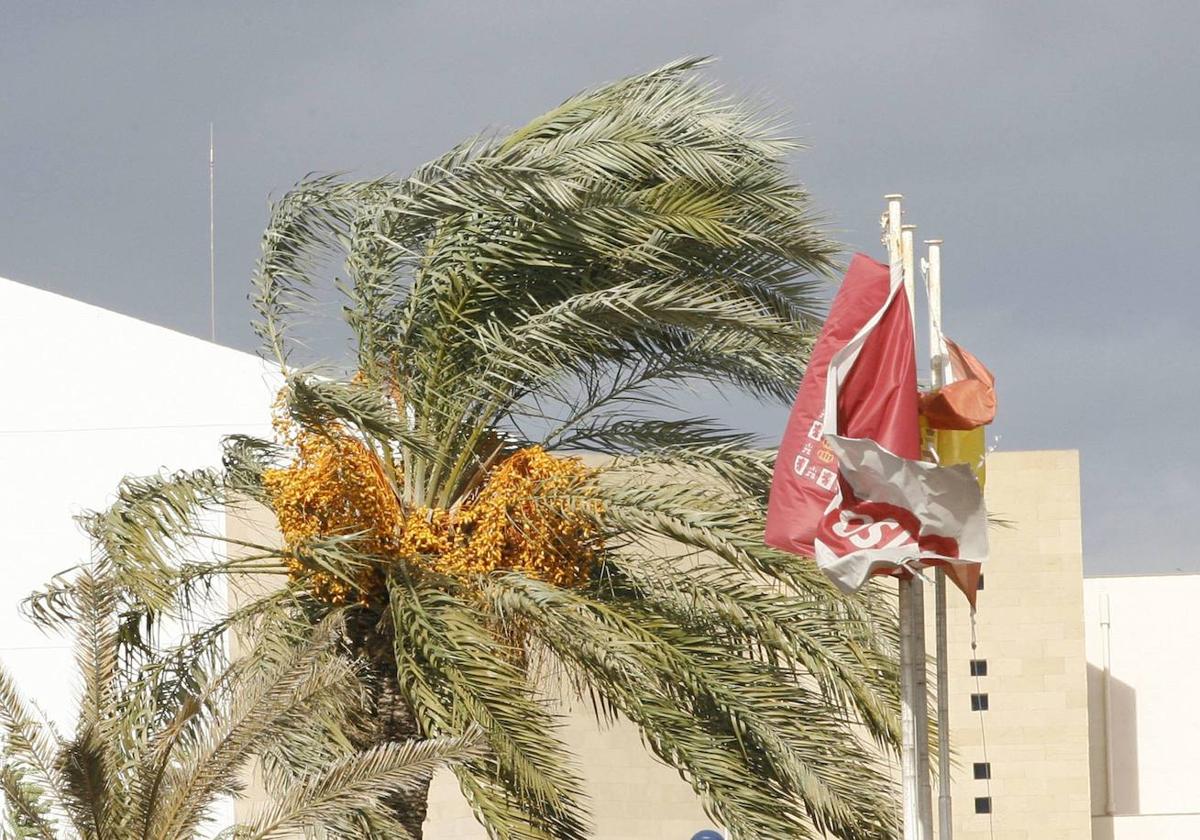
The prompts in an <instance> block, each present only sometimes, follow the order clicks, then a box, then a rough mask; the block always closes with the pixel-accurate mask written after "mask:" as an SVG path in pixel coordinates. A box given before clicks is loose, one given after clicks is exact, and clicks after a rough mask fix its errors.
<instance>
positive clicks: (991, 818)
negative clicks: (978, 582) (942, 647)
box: [971, 607, 996, 840]
mask: <svg viewBox="0 0 1200 840" xmlns="http://www.w3.org/2000/svg"><path fill="white" fill-rule="evenodd" d="M977 629H978V628H977V626H976V624H975V608H974V607H972V608H971V659H973V660H974V659H978V658H979V657H978V656H977V655H976V653H977V651H978V649H979V637H978V633H977ZM972 670H974V671H975V693H976V694H982V693H983V684H982V683H981V682H980V681H979V669H978V668H973V669H972ZM978 712H979V740H980V743H981V746H982V747H983V763H984V764H985V765H987V777H986V778H985V779H984V781H983V783H984V790H986V791H987V797H988V837H990V838H992V840H996V822H995V819H996V817H995V811H996V809H995V808H994V807H993V804H994V803H993V802H992V764H991V762H990V761H989V760H988V748H987V723H986V720H985V718H984V716H983V707H982V706H980V708H979V709H978Z"/></svg>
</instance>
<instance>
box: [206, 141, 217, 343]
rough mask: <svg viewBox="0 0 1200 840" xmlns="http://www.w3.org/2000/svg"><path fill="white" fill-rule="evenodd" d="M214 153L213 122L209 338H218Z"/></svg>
mask: <svg viewBox="0 0 1200 840" xmlns="http://www.w3.org/2000/svg"><path fill="white" fill-rule="evenodd" d="M215 160H216V157H215V155H214V154H213V124H212V123H211V122H210V123H209V124H208V318H209V338H210V339H211V340H212V341H216V340H217V248H216V237H215V236H214V233H215V225H214V223H213V192H214V186H215V183H216V180H215V177H214V176H215V174H216V169H215V167H214V163H215Z"/></svg>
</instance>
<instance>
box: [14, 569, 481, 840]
mask: <svg viewBox="0 0 1200 840" xmlns="http://www.w3.org/2000/svg"><path fill="white" fill-rule="evenodd" d="M75 593H76V595H77V598H76V603H75V604H74V607H75V609H74V611H73V613H74V616H75V618H74V624H75V629H76V660H77V663H78V667H79V671H80V678H81V680H80V681H81V683H82V686H83V690H82V692H81V696H80V702H79V713H78V721H77V723H76V727H75V732H74V734H73V735H71V736H70V737H63V736H61V735H59V734H58V732H57V731H56V729H55V728H54V727H53V726H52V725H50V724H49V723H47V722H46V721H44V720H42V719H41V718H40V715H38V714H36V713H35V712H34V711H32V710H31V708H30V707H29V706H28V705H27V703H26V702H25V701H24V700H23V699H22V698H21V697H20V695H19V692H18V690H17V688H16V686H15V684H14V682H13V679H12V678H11V677H10V676H9V674H8V673H7V672H6V671H5V670H4V669H3V668H2V667H0V738H2V741H0V744H2V746H3V751H2V756H3V757H2V759H0V791H2V792H3V795H4V800H5V802H6V804H7V810H8V814H7V817H8V820H7V821H8V828H7V830H5V831H4V833H3V836H4V837H6V838H8V837H12V838H37V840H69V839H70V838H78V840H103V839H104V838H107V840H135V838H136V840H184V838H188V839H189V840H190V838H194V837H197V836H201V834H200V832H201V830H202V829H203V830H208V829H211V825H210V824H208V823H211V818H212V809H213V806H214V804H215V803H216V800H217V799H218V798H220V797H222V796H225V795H230V794H236V793H237V792H238V788H239V785H238V780H239V778H240V777H241V776H242V775H244V771H245V770H246V769H247V767H248V766H249V765H250V763H251V761H252V760H253V759H254V758H256V757H257V758H259V759H261V766H262V769H263V776H264V779H265V781H266V783H267V785H268V788H269V789H270V790H272V791H273V792H274V793H275V794H276V800H275V802H274V804H273V805H272V806H271V807H268V808H264V809H262V810H261V811H260V812H259V813H257V814H255V815H254V816H253V817H252V818H250V819H249V820H246V821H243V822H241V823H239V824H237V825H234V826H230V827H229V828H227V829H226V830H225V831H223V832H222V833H221V835H220V836H221V837H228V838H239V840H250V838H256V840H268V838H272V839H273V838H284V837H294V836H296V833H295V832H298V831H310V832H311V831H316V830H320V831H322V832H323V836H325V837H330V838H336V837H345V838H362V837H370V836H382V837H399V838H404V837H407V836H409V835H407V834H406V833H405V832H404V829H403V827H402V826H400V825H397V824H396V821H395V819H394V818H393V817H392V816H391V814H390V810H391V809H390V806H389V805H388V804H387V803H386V802H385V796H386V794H389V793H395V792H397V791H400V790H403V789H405V788H407V787H409V786H412V785H418V786H420V785H423V784H426V783H427V781H426V780H427V779H428V778H429V776H430V774H431V773H432V772H433V770H434V769H436V768H437V767H438V766H440V765H441V764H443V763H445V762H446V761H449V760H463V759H467V758H470V757H471V756H472V755H473V754H476V753H477V752H478V747H479V745H478V743H475V741H476V739H475V738H474V736H468V737H466V738H451V739H437V740H424V741H409V742H406V743H389V742H380V743H378V744H376V745H375V746H373V747H371V748H369V749H366V750H362V751H354V750H352V749H350V748H349V747H341V746H339V743H345V742H346V736H347V734H354V733H360V732H365V730H366V728H369V727H368V721H369V718H368V717H367V716H366V715H365V712H366V711H368V708H367V707H366V706H365V705H363V703H362V702H360V701H363V700H365V697H366V693H365V692H364V691H363V689H362V685H361V683H360V681H359V679H358V672H357V669H356V668H355V667H354V665H353V663H352V662H351V661H350V660H348V659H346V658H345V657H344V656H342V655H341V654H340V653H339V650H338V648H339V644H338V640H339V638H340V637H341V635H342V632H343V628H342V622H341V619H340V616H339V615H338V614H336V613H330V614H329V615H327V616H326V617H325V618H324V619H322V620H321V621H320V623H318V624H317V625H315V626H313V627H307V628H302V629H299V635H297V633H296V632H294V631H296V630H297V628H295V627H294V626H293V627H284V626H281V625H280V626H274V627H271V628H269V629H270V630H271V631H272V632H270V633H266V632H261V633H258V634H257V635H256V638H257V640H258V641H257V642H256V643H254V644H253V645H251V646H249V648H248V649H247V650H246V651H244V653H243V655H242V656H240V657H239V658H238V660H237V661H236V662H234V663H232V664H229V663H227V662H223V661H222V659H223V657H222V656H221V655H220V648H221V645H220V639H221V637H220V635H218V634H213V633H211V632H210V633H204V634H200V635H197V636H194V637H190V638H185V639H184V641H183V642H182V643H180V644H178V645H176V646H174V647H172V648H169V649H166V650H157V651H148V650H146V649H145V648H142V649H141V650H140V653H139V655H137V657H136V667H134V668H129V667H127V666H128V665H129V664H130V663H128V662H127V663H122V662H121V661H120V659H121V658H122V645H121V643H120V629H121V628H120V627H119V626H118V623H117V620H116V616H117V612H118V604H117V600H116V590H115V589H114V587H113V586H112V584H111V581H109V580H107V579H106V578H105V577H104V576H103V575H98V574H94V573H93V571H92V570H91V569H85V570H84V571H83V572H82V573H81V574H80V575H79V576H78V577H77V578H76V579H75ZM264 629H265V628H264ZM289 631H293V632H289ZM126 652H127V653H128V652H129V651H128V649H126ZM131 673H133V674H135V676H130V674H131ZM339 736H340V737H339ZM209 836H211V834H209Z"/></svg>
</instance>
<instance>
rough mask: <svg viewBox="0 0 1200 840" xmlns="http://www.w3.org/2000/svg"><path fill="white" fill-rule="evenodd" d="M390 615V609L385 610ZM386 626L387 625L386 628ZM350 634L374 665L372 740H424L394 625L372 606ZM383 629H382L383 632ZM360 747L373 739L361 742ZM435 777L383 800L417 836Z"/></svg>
mask: <svg viewBox="0 0 1200 840" xmlns="http://www.w3.org/2000/svg"><path fill="white" fill-rule="evenodd" d="M385 615H386V611H385ZM385 628H386V629H385ZM346 629H347V635H348V636H349V639H350V646H351V648H352V649H353V652H354V653H355V654H356V655H358V656H361V657H363V658H364V659H365V660H366V661H367V662H368V663H370V666H371V679H370V682H369V688H370V691H371V695H372V696H371V699H372V701H373V706H374V708H375V717H376V723H377V724H378V725H377V727H373V728H372V733H371V735H372V737H371V739H370V740H371V741H373V742H374V743H386V742H396V741H412V740H423V739H424V738H425V737H426V736H425V734H424V733H423V732H422V731H421V727H420V725H419V724H418V723H417V720H416V718H415V717H414V716H413V713H412V709H410V708H409V706H408V704H407V703H406V702H405V701H404V698H403V696H402V695H401V693H400V687H399V685H398V683H397V680H396V659H395V654H394V653H393V652H392V645H393V641H392V638H391V636H390V633H389V632H387V631H388V630H390V626H388V625H387V622H386V621H384V622H382V626H381V622H379V615H378V614H377V613H374V611H372V610H363V611H361V612H360V611H355V612H352V613H351V614H350V616H349V617H348V620H347V622H346ZM381 631H382V632H381ZM357 746H358V747H359V748H366V747H370V746H372V744H371V743H363V744H358V745H357ZM431 781H432V778H426V779H422V780H421V781H419V782H417V783H416V784H414V785H412V786H411V787H409V788H407V789H406V790H403V791H397V792H396V793H393V794H389V795H388V796H386V797H385V798H384V799H383V800H382V801H383V803H384V804H385V805H386V806H387V807H388V808H389V809H390V810H391V812H392V817H393V818H395V819H396V820H397V821H398V822H400V824H401V825H403V826H404V828H405V830H407V831H408V833H409V834H410V835H411V836H412V837H413V840H421V838H423V837H424V824H425V815H426V813H427V812H428V810H429V785H430V782H431Z"/></svg>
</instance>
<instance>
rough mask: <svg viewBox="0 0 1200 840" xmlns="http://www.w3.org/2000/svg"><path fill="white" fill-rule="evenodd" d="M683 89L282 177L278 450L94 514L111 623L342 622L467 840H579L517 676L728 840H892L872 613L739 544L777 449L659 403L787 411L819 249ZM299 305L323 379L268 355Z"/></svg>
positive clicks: (727, 112) (735, 105) (243, 448)
mask: <svg viewBox="0 0 1200 840" xmlns="http://www.w3.org/2000/svg"><path fill="white" fill-rule="evenodd" d="M696 64H697V62H695V61H682V62H678V63H675V64H672V65H669V66H667V67H664V68H662V69H660V70H657V71H655V72H652V73H649V74H646V75H642V76H637V77H633V78H629V79H626V80H623V81H620V82H617V83H615V84H611V85H608V86H605V87H601V88H599V89H597V90H593V91H590V92H586V93H583V94H581V95H579V96H576V97H574V98H572V99H570V100H568V101H567V102H565V103H564V104H563V105H561V106H559V107H558V108H556V109H554V110H552V111H550V112H549V113H547V114H545V115H543V116H542V117H539V118H538V119H536V120H534V121H533V122H532V123H530V124H529V125H527V126H525V127H524V128H521V129H519V130H517V131H515V132H513V133H511V134H509V135H507V136H502V137H498V138H492V139H480V140H475V141H472V142H470V143H467V144H464V145H462V146H460V147H458V148H456V149H454V150H453V151H451V152H450V153H448V154H446V155H444V156H443V157H441V158H439V159H437V160H436V161H433V162H432V163H430V164H428V165H426V166H424V167H422V168H421V169H419V170H417V171H416V172H414V173H413V174H412V175H410V176H409V177H407V178H403V179H381V180H375V181H369V182H353V181H345V180H341V179H339V178H335V177H320V178H313V179H310V180H306V181H304V182H302V183H300V184H299V185H298V186H296V187H295V188H294V189H293V190H291V191H290V192H289V193H288V194H287V195H285V196H284V197H283V198H282V199H281V200H280V201H278V202H277V203H276V204H275V205H274V206H273V208H272V213H271V220H270V224H269V226H268V228H267V231H266V234H265V235H264V238H263V245H262V247H263V252H262V257H261V260H260V262H259V265H258V269H257V272H256V276H255V281H254V292H253V301H254V305H255V307H256V310H257V312H258V314H259V321H258V324H257V329H258V332H259V334H260V335H261V337H262V339H263V344H264V348H265V352H266V354H267V355H269V356H270V357H271V358H273V359H274V360H276V361H277V362H278V363H279V364H280V366H281V368H282V370H283V373H284V377H285V386H284V388H283V390H282V392H281V394H280V400H279V403H278V410H279V415H278V416H279V424H278V425H279V436H278V439H276V440H273V441H264V440H254V439H249V438H244V437H233V438H229V439H228V440H227V444H226V455H225V466H224V469H223V470H221V471H213V472H196V473H186V474H176V475H163V476H158V477H153V478H148V479H140V480H130V481H127V482H126V483H125V484H124V485H123V486H122V488H121V489H120V492H119V496H118V500H117V502H116V503H115V505H114V506H113V507H112V508H111V509H110V510H108V511H107V512H105V513H103V514H100V515H98V516H97V517H95V518H94V519H93V520H92V522H91V528H92V531H93V535H94V536H95V537H96V538H97V539H99V540H100V541H101V542H102V543H103V544H105V545H107V546H108V547H109V553H110V555H111V556H112V557H113V558H114V560H113V562H114V565H115V566H116V568H117V569H118V575H119V579H120V581H121V583H122V586H123V592H124V597H125V604H124V607H123V608H124V609H126V610H129V611H131V612H133V613H137V612H138V611H143V612H145V611H149V612H151V613H154V612H162V611H170V610H172V609H178V606H179V604H180V603H182V602H186V600H187V598H188V597H190V593H192V592H193V591H195V589H196V588H197V587H202V586H204V585H205V584H206V583H207V582H208V581H210V580H211V579H212V578H213V577H214V576H216V575H236V574H239V573H242V572H247V571H254V572H257V573H262V572H264V571H274V572H276V573H278V574H279V575H280V576H281V578H282V579H283V580H285V581H286V585H285V590H284V591H285V592H286V593H288V595H289V597H293V598H294V599H295V600H294V601H293V602H292V604H293V608H295V609H302V610H304V611H305V612H306V613H307V614H308V615H310V616H312V617H314V620H315V619H316V618H317V617H319V616H320V615H321V614H323V613H324V612H325V611H328V610H331V609H341V608H343V607H345V608H347V609H348V626H349V628H350V637H351V645H350V647H351V649H352V650H353V651H354V652H355V653H356V654H358V655H360V656H363V657H364V658H366V659H367V660H368V661H370V662H371V663H372V669H373V670H372V674H373V675H374V676H373V680H374V682H373V685H374V686H375V687H376V702H377V703H379V704H380V705H381V707H386V708H388V709H389V710H390V711H389V714H388V720H389V721H390V726H391V731H390V733H389V737H391V738H408V737H422V738H426V737H442V736H455V735H458V734H461V733H462V732H464V731H465V730H466V729H467V727H469V726H478V727H479V728H480V729H482V730H483V732H484V733H485V737H486V739H487V743H488V753H487V755H485V756H483V757H481V758H478V759H476V760H473V761H469V762H465V763H463V764H461V765H459V766H458V767H457V768H456V771H455V772H456V773H457V776H458V779H459V782H460V784H461V787H462V790H463V792H464V794H465V795H466V797H467V799H468V800H469V802H470V803H471V805H472V807H473V808H474V809H475V812H476V814H477V816H478V818H479V819H480V821H481V822H482V823H483V824H484V825H485V826H486V827H487V828H488V830H489V832H490V833H491V835H492V836H493V837H497V838H555V840H559V839H562V840H566V839H568V838H581V837H585V836H587V835H588V818H587V815H586V812H585V808H584V805H583V803H582V799H583V795H584V791H583V790H582V785H581V782H580V780H579V778H578V777H577V775H576V774H575V773H574V772H573V771H572V767H571V760H570V755H569V748H568V745H567V744H565V743H563V741H562V740H561V739H560V737H559V736H558V735H557V734H556V733H557V729H558V719H557V718H556V716H555V714H554V712H553V711H552V710H551V709H550V708H549V707H548V706H547V705H546V704H545V703H544V702H543V700H542V693H541V692H539V691H538V680H539V677H540V675H542V674H544V673H545V672H546V670H547V669H548V668H553V669H556V670H557V671H559V672H561V673H562V674H564V675H565V676H566V678H567V680H568V681H569V683H570V684H571V685H572V686H573V687H574V688H575V689H577V690H578V692H579V693H580V694H581V695H582V696H585V697H588V698H590V699H591V701H592V702H593V703H594V706H595V708H596V710H597V714H598V715H599V716H601V717H607V716H620V717H623V718H626V719H628V720H629V721H632V723H634V724H635V725H636V726H637V727H638V728H639V729H640V730H641V733H642V736H643V739H644V741H645V743H646V744H647V745H648V746H649V748H650V749H651V750H653V752H654V753H655V754H656V755H657V756H658V757H659V758H661V759H662V760H663V761H665V762H667V763H668V764H670V765H672V766H674V767H676V768H678V770H679V772H680V773H681V774H682V776H683V777H684V778H685V779H687V780H688V781H689V782H690V784H691V785H692V787H693V788H694V789H695V791H696V792H697V794H698V795H699V796H700V798H701V800H702V802H703V803H704V805H705V807H706V808H707V809H708V810H709V811H710V813H711V814H712V815H713V816H714V818H715V819H716V820H718V821H720V822H721V823H722V824H724V825H725V826H726V827H727V828H728V829H729V831H730V832H731V833H732V834H733V836H735V837H745V838H763V837H773V838H775V837H779V838H782V837H789V838H792V837H799V838H806V837H816V836H818V835H819V834H820V833H821V832H828V833H829V834H832V835H834V836H838V837H845V838H882V837H891V836H893V834H894V828H895V816H894V810H893V807H892V804H891V803H892V797H891V793H892V782H891V780H890V776H889V774H888V772H887V766H886V758H885V753H886V752H887V751H888V750H889V749H890V748H891V746H892V745H894V744H895V742H896V739H897V737H898V736H897V724H896V708H897V705H898V701H897V698H896V690H895V685H896V682H897V680H896V668H895V662H894V651H895V632H894V616H893V615H892V613H891V612H890V609H889V608H888V607H887V606H886V604H885V603H884V602H883V601H881V600H879V599H877V598H873V597H864V598H845V597H842V596H840V595H838V594H837V593H836V592H835V591H834V590H833V589H832V588H831V587H830V586H829V585H828V584H827V583H826V581H825V580H824V579H823V578H822V577H821V576H820V575H819V574H818V573H817V572H816V571H815V570H814V568H813V566H812V564H810V563H808V562H805V561H803V560H800V559H797V558H794V557H790V556H787V555H784V554H781V553H778V552H776V551H773V550H771V549H768V548H767V547H765V546H764V545H763V543H762V517H763V511H764V502H765V497H766V493H767V488H768V482H769V478H770V471H771V465H772V460H773V455H772V453H770V452H764V451H761V450H758V449H755V448H754V444H753V441H752V440H751V439H750V438H749V437H747V436H746V435H743V434H740V433H737V432H734V431H731V430H728V429H724V428H722V427H721V426H720V425H719V424H717V423H716V422H714V421H711V420H705V419H702V418H691V417H686V416H682V415H680V414H679V413H678V412H674V413H672V411H671V408H672V404H673V403H674V402H675V401H676V400H677V398H678V394H679V392H680V389H681V388H687V387H692V386H697V385H700V386H717V387H721V388H725V389H739V390H741V391H743V392H746V393H748V394H750V395H751V396H753V397H756V398H760V399H767V400H776V401H786V400H788V399H790V397H791V396H792V395H793V394H794V389H795V386H796V384H797V382H798V381H799V378H800V376H801V374H802V372H803V369H804V360H805V358H806V356H807V349H808V347H809V346H810V344H811V340H812V337H813V335H814V333H815V330H816V328H817V325H818V323H819V316H820V305H819V298H820V294H819V292H820V283H821V282H823V281H822V280H821V279H819V277H820V275H822V274H824V273H826V272H827V271H828V270H829V269H830V267H831V263H832V259H833V255H834V253H835V247H834V245H833V244H831V242H830V241H829V240H828V239H827V238H826V237H825V235H824V234H823V233H822V232H821V230H820V229H819V227H818V224H817V222H818V220H817V219H816V218H815V216H814V215H813V213H812V212H811V210H810V208H809V198H808V195H807V194H806V192H805V191H804V190H803V189H802V188H801V187H799V186H797V185H796V184H794V183H793V182H792V181H791V180H790V178H789V175H788V172H787V165H786V159H787V154H788V153H789V151H790V150H791V149H792V148H793V147H792V144H790V143H789V142H787V141H785V140H782V139H780V138H779V137H777V136H776V133H775V132H774V131H773V129H772V128H771V124H770V123H769V122H768V121H766V120H764V119H763V118H762V117H761V116H759V115H758V114H756V113H755V112H753V111H751V110H749V109H747V108H746V107H745V106H744V105H742V104H741V103H739V102H737V101H735V100H732V99H730V98H728V97H726V96H725V95H723V94H721V93H720V91H719V90H718V89H716V88H715V87H713V86H712V85H709V84H705V83H703V82H702V81H701V80H699V79H698V78H697V76H696V74H695V67H696ZM331 257H334V258H336V259H339V260H341V266H342V269H341V271H340V272H339V274H340V276H339V277H338V278H336V279H333V281H332V284H330V283H329V282H328V281H329V278H328V277H327V276H326V274H327V271H326V269H325V266H327V265H329V260H330V258H331ZM328 288H334V289H336V290H337V291H338V292H339V293H340V295H341V296H342V297H341V309H342V313H343V315H344V321H345V324H346V325H348V327H349V329H350V331H351V332H352V334H353V346H354V350H355V358H354V364H353V366H352V372H351V371H350V370H345V371H342V370H338V369H337V368H335V367H333V366H328V365H327V366H325V367H321V368H312V367H304V366H303V364H301V362H302V361H303V360H298V359H297V357H298V356H300V355H302V352H303V351H300V352H297V348H302V347H304V346H305V345H304V337H305V336H306V335H307V334H301V333H298V332H297V327H298V321H300V320H302V319H304V318H309V317H312V316H313V313H314V312H316V311H318V310H319V309H320V306H319V304H320V302H321V298H322V294H323V292H324V290H325V289H328ZM588 452H591V453H600V454H599V456H595V457H593V458H592V459H591V460H589V461H588V462H587V463H586V464H585V463H584V462H583V461H582V460H580V459H578V458H576V457H574V456H575V455H578V454H580V453H585V454H586V453H588ZM247 498H248V499H250V500H253V501H255V502H258V503H261V504H263V505H266V506H268V507H269V508H271V509H272V510H273V511H274V513H275V514H276V516H277V517H278V519H279V523H280V526H281V530H282V534H283V540H282V544H281V545H243V546H241V549H242V553H243V554H244V555H245V556H243V557H241V558H240V559H234V560H229V561H225V562H220V563H209V564H205V563H194V562H189V563H181V562H178V561H177V559H175V557H174V555H173V553H172V548H173V546H174V545H175V542H176V541H177V540H179V539H181V538H184V537H192V536H197V535H200V536H212V535H211V534H205V533H204V528H203V526H202V521H203V520H202V517H201V516H200V513H201V512H202V511H204V510H206V509H210V508H213V507H217V506H220V505H224V504H237V503H239V500H243V501H244V500H245V499H247ZM67 589H69V585H68V584H65V583H63V582H61V581H60V582H58V583H56V584H55V585H53V586H51V587H50V588H49V589H48V590H47V591H45V592H43V593H41V594H40V595H39V596H37V597H35V598H34V599H33V600H32V601H31V606H32V608H33V612H34V614H35V615H42V616H49V615H52V614H54V612H55V610H56V603H57V601H58V600H59V599H60V597H61V595H62V593H63V592H64V591H66V590H67ZM270 603H271V605H273V607H278V606H279V605H280V604H281V603H282V601H281V600H280V599H279V598H277V597H274V596H273V597H272V599H270ZM297 605H298V606H297ZM266 608H267V607H266V606H264V607H263V609H266ZM424 815H425V804H424V795H423V792H420V791H418V792H416V793H415V794H414V795H413V796H411V797H409V799H408V800H406V801H404V802H402V803H398V805H397V818H398V819H400V820H402V821H403V823H404V825H405V826H406V827H407V828H408V830H409V832H410V833H411V834H413V835H414V836H417V835H419V832H420V826H421V823H422V820H423V818H424Z"/></svg>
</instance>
